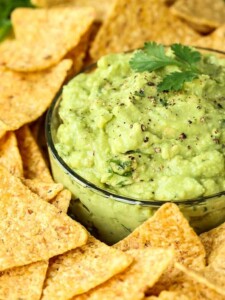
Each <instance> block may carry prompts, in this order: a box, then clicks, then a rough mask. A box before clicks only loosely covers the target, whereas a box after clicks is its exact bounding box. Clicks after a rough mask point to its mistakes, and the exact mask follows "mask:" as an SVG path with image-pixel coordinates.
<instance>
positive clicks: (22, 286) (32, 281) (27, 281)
mask: <svg viewBox="0 0 225 300" xmlns="http://www.w3.org/2000/svg"><path fill="white" fill-rule="evenodd" d="M47 269H48V262H47V261H40V262H36V263H32V264H30V265H27V266H22V267H17V268H13V269H9V270H7V271H4V272H1V274H0V299H4V300H13V299H21V300H30V299H32V300H39V299H40V297H41V293H42V289H43V283H44V279H45V276H46V272H47Z"/></svg>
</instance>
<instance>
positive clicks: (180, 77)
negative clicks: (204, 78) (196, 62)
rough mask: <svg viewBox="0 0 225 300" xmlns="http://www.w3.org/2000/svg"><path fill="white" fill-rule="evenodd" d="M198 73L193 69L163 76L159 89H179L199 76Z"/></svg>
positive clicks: (160, 90)
mask: <svg viewBox="0 0 225 300" xmlns="http://www.w3.org/2000/svg"><path fill="white" fill-rule="evenodd" d="M197 77H198V74H197V73H195V72H192V71H184V72H173V73H170V74H169V75H167V76H166V77H164V78H163V80H162V81H161V82H160V83H159V85H158V91H159V92H162V91H169V90H173V91H179V90H181V89H182V87H183V85H184V83H185V82H187V81H192V80H193V79H195V78H197Z"/></svg>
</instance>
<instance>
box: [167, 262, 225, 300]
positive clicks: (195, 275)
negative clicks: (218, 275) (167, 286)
mask: <svg viewBox="0 0 225 300" xmlns="http://www.w3.org/2000/svg"><path fill="white" fill-rule="evenodd" d="M175 268H176V269H178V270H180V271H181V272H183V273H184V274H185V276H186V277H188V278H190V279H192V280H193V281H194V282H195V283H198V284H200V285H203V286H205V287H206V289H209V290H211V291H214V292H215V293H217V294H218V295H220V296H222V295H223V296H225V289H223V288H221V287H219V286H217V285H216V284H214V283H212V282H210V281H209V280H208V279H207V278H205V277H204V276H202V274H201V272H195V271H192V270H190V269H188V268H186V267H185V266H183V265H181V264H179V263H175ZM178 281H179V280H178ZM174 285H175V284H174ZM172 289H173V287H172ZM193 299H195V298H193ZM201 299H202V298H201ZM203 299H204V298H203ZM211 299H214V298H211Z"/></svg>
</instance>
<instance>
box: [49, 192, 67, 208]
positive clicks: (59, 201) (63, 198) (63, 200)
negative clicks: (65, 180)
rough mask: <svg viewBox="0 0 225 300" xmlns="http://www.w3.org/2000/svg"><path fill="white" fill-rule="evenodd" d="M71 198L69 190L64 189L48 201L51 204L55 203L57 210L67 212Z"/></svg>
mask: <svg viewBox="0 0 225 300" xmlns="http://www.w3.org/2000/svg"><path fill="white" fill-rule="evenodd" d="M70 200H71V192H70V191H69V190H66V189H64V190H63V191H61V192H60V193H59V194H58V195H57V196H56V197H55V198H54V199H52V200H51V201H50V203H51V204H53V205H55V206H56V207H57V208H58V209H59V210H61V211H62V212H64V213H67V210H68V208H69V204H70Z"/></svg>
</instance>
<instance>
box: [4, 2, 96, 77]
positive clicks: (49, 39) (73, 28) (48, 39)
mask: <svg viewBox="0 0 225 300" xmlns="http://www.w3.org/2000/svg"><path fill="white" fill-rule="evenodd" d="M93 21H94V12H93V9H91V8H89V9H88V8H84V9H76V8H71V7H70V8H63V7H60V8H52V9H31V8H18V9H16V10H14V12H13V13H12V22H13V28H14V32H15V35H16V40H14V41H10V42H8V43H7V44H6V46H4V47H3V46H2V47H0V54H1V62H2V63H3V64H4V65H6V66H7V67H8V68H10V69H13V70H16V71H23V72H32V71H40V70H43V69H47V68H49V67H51V66H53V65H55V64H56V63H58V62H59V61H60V60H61V59H62V58H63V57H64V56H65V55H66V54H67V53H68V52H69V51H70V50H72V49H73V48H74V47H76V46H77V45H78V44H79V42H80V39H81V37H82V36H83V35H84V34H85V33H86V32H87V31H88V30H89V28H90V26H91V25H92V23H93Z"/></svg>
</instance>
